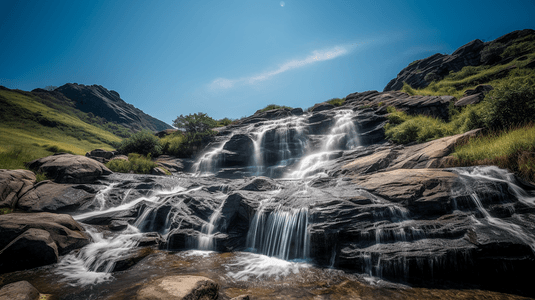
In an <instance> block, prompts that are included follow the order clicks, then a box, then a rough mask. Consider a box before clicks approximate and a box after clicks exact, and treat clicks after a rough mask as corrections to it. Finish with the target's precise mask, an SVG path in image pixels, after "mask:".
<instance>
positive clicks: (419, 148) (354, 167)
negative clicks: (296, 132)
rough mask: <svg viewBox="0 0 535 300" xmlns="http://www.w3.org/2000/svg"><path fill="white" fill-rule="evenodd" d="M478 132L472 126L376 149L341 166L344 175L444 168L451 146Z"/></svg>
mask: <svg viewBox="0 0 535 300" xmlns="http://www.w3.org/2000/svg"><path fill="white" fill-rule="evenodd" d="M480 133H481V129H475V130H471V131H468V132H465V133H462V134H457V135H453V136H448V137H443V138H440V139H437V140H433V141H430V142H426V143H422V144H416V145H412V146H406V147H404V146H401V145H400V146H396V147H386V148H384V147H383V148H378V149H377V150H376V151H375V152H373V153H371V154H369V155H364V156H359V157H357V158H356V159H354V160H350V161H348V162H347V163H346V164H344V165H343V166H342V167H341V169H342V170H343V171H344V173H345V174H366V173H373V172H377V171H380V170H397V169H421V168H444V167H448V166H449V165H450V163H451V157H449V155H450V154H451V153H452V152H453V150H454V147H455V145H456V144H458V143H462V142H464V141H466V140H467V139H469V138H471V137H475V136H477V135H478V134H480Z"/></svg>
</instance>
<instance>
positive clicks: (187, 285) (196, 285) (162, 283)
mask: <svg viewBox="0 0 535 300" xmlns="http://www.w3.org/2000/svg"><path fill="white" fill-rule="evenodd" d="M218 294H219V285H218V284H217V283H215V282H214V281H213V280H211V279H209V278H206V277H202V276H167V277H164V278H160V279H157V280H154V281H152V282H150V283H148V284H146V285H145V286H144V287H142V288H141V289H140V290H139V291H138V292H137V297H136V299H138V300H144V299H147V300H149V299H150V300H157V299H162V300H164V299H177V300H212V299H217V297H218Z"/></svg>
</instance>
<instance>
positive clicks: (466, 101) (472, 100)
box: [455, 93, 485, 106]
mask: <svg viewBox="0 0 535 300" xmlns="http://www.w3.org/2000/svg"><path fill="white" fill-rule="evenodd" d="M483 98H485V96H484V95H483V94H482V93H477V94H472V95H470V96H466V97H462V98H461V99H459V101H457V102H455V106H466V105H470V104H477V103H479V102H481V100H483Z"/></svg>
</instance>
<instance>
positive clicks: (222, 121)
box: [216, 118, 234, 127]
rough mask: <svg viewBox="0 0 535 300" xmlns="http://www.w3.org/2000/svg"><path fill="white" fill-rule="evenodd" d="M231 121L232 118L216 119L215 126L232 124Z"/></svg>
mask: <svg viewBox="0 0 535 300" xmlns="http://www.w3.org/2000/svg"><path fill="white" fill-rule="evenodd" d="M232 122H234V120H232V119H229V118H223V119H220V120H217V125H216V127H223V126H228V125H230V124H232Z"/></svg>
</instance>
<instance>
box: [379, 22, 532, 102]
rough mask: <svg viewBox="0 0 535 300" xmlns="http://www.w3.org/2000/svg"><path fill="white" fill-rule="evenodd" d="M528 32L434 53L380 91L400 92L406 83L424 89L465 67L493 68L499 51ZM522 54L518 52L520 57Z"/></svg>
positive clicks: (529, 33)
mask: <svg viewBox="0 0 535 300" xmlns="http://www.w3.org/2000/svg"><path fill="white" fill-rule="evenodd" d="M533 34H535V31H534V30H532V29H525V30H517V31H513V32H511V33H508V34H506V35H504V36H501V37H499V38H497V39H495V40H494V41H491V42H486V43H484V42H482V41H481V40H473V41H471V42H469V43H468V44H466V45H464V46H461V47H459V49H457V50H455V52H453V53H452V54H451V55H444V54H439V53H437V54H435V55H432V56H430V57H427V58H424V59H421V60H417V61H415V62H413V63H411V64H410V65H409V66H408V67H406V68H404V69H403V70H401V72H399V74H398V75H397V77H396V78H394V79H392V80H391V81H390V82H389V83H388V84H387V85H386V87H385V88H384V91H385V92H386V91H397V90H401V88H402V87H403V83H404V82H406V83H407V84H409V85H410V86H411V87H413V88H424V87H426V86H428V85H429V84H430V83H431V82H432V81H435V80H436V81H438V80H441V79H442V78H444V76H446V75H448V74H449V73H450V72H458V71H460V70H461V69H462V68H463V67H465V66H480V65H493V64H496V63H500V61H501V60H502V57H501V56H500V55H501V54H502V52H503V51H504V50H505V49H506V48H507V47H508V46H510V45H512V44H513V43H514V42H515V40H516V39H519V38H522V37H525V36H528V35H533ZM522 55H525V53H518V54H517V56H518V57H520V56H522ZM514 58H515V57H505V58H503V60H504V62H509V61H511V60H512V59H514Z"/></svg>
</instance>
